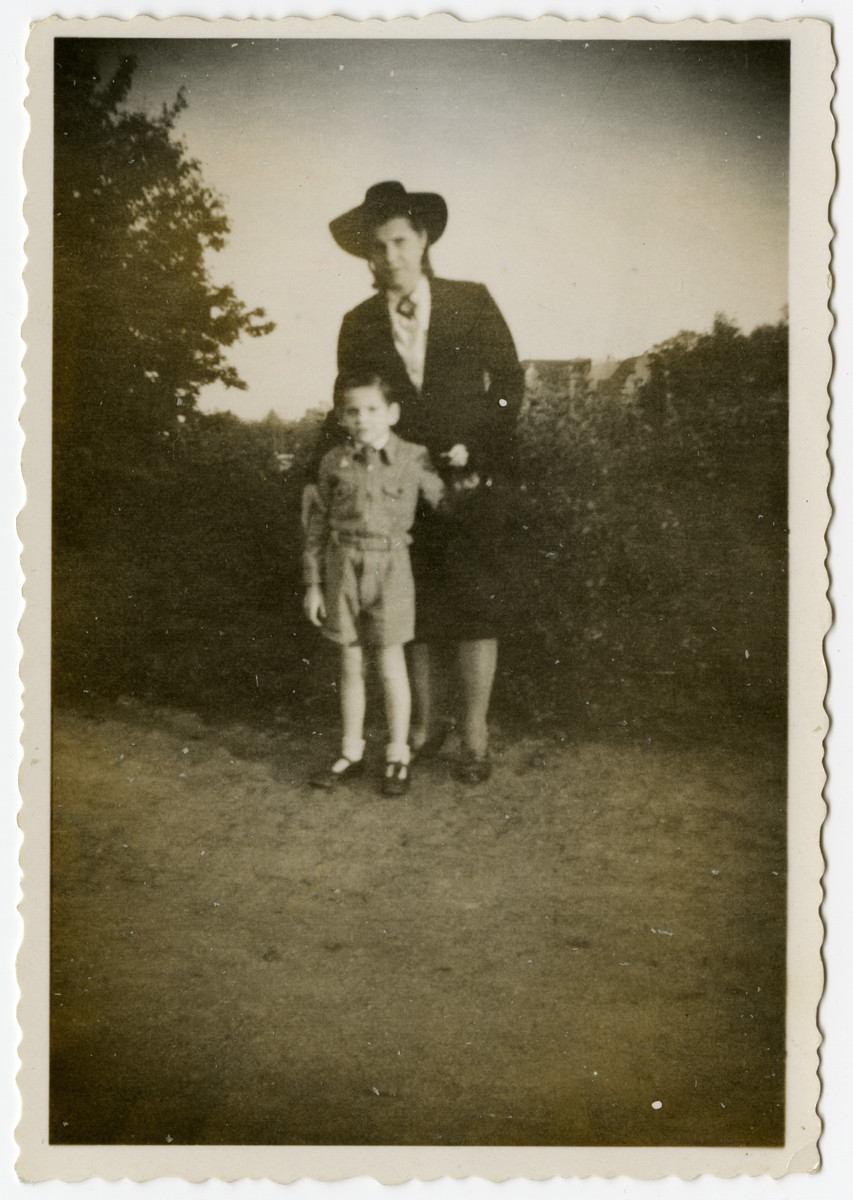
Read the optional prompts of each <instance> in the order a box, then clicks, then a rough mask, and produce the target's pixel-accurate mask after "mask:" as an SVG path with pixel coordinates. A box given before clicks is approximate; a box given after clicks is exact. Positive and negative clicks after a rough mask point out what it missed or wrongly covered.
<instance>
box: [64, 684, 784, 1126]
mask: <svg viewBox="0 0 853 1200" xmlns="http://www.w3.org/2000/svg"><path fill="white" fill-rule="evenodd" d="M728 741H729V742H730V744H727V745H722V744H717V745H714V744H711V743H709V742H705V743H703V744H696V743H693V742H691V741H690V739H688V738H685V737H684V736H683V735H681V736H676V735H675V733H673V734H672V735H671V736H668V735H666V734H664V735H663V736H660V735H658V736H654V737H648V736H645V735H644V736H642V737H640V736H638V735H633V736H632V735H624V736H622V735H621V734H620V733H619V732H618V731H608V730H592V729H590V730H589V731H587V732H586V733H584V734H582V735H579V736H568V735H557V734H554V735H553V736H548V737H544V736H543V737H540V738H537V739H535V740H531V739H529V738H527V739H522V738H520V737H519V738H516V737H514V736H511V735H510V734H509V733H508V732H507V731H506V730H505V731H504V734H503V737H502V738H501V737H498V738H497V739H496V750H497V762H496V767H495V772H494V776H493V778H492V780H491V781H490V782H489V783H487V784H483V785H479V786H476V787H470V786H466V785H464V784H459V783H456V782H454V781H453V780H452V779H451V778H450V772H449V768H448V764H447V763H446V762H443V761H435V762H432V763H429V764H426V763H425V764H423V765H422V766H421V767H420V769H419V771H418V773H417V775H416V778H415V780H414V782H413V786H412V791H411V795H410V796H409V798H408V799H407V800H392V799H387V798H383V797H382V796H381V795H380V794H379V793H378V790H377V786H376V785H377V777H375V776H373V775H368V776H367V777H366V778H365V779H364V780H361V781H356V782H355V783H353V784H352V785H351V786H349V787H348V788H347V789H346V790H341V791H339V792H337V793H335V794H330V795H329V794H324V793H319V794H318V793H317V792H315V791H312V790H311V789H310V788H309V787H308V786H307V785H306V783H305V776H306V773H307V771H308V770H309V769H310V768H311V767H312V766H314V765H316V764H317V763H318V762H323V761H324V760H325V758H326V757H327V754H328V748H327V747H328V739H323V738H321V737H320V735H319V734H317V735H315V736H313V737H312V736H311V735H310V731H309V730H299V729H294V728H290V729H289V728H287V726H286V725H285V724H284V723H283V722H282V723H280V724H279V725H278V726H277V725H275V724H274V723H269V724H267V725H264V724H263V723H260V722H258V723H255V724H252V725H248V724H246V725H236V724H223V723H218V724H216V723H213V722H211V721H205V720H203V719H201V718H200V717H197V716H195V715H193V714H190V713H185V712H179V711H175V710H168V709H162V708H156V707H153V706H145V705H142V704H137V703H135V702H127V703H125V704H124V705H116V706H113V707H112V708H111V709H110V710H105V711H103V712H101V714H100V715H97V714H95V713H94V712H93V713H90V714H84V713H81V712H78V713H72V712H68V711H66V712H59V713H57V714H56V716H55V723H54V799H53V804H54V834H53V856H54V857H53V917H52V921H53V926H52V929H53V968H52V978H51V992H52V1044H51V1048H52V1071H51V1140H52V1141H54V1142H64V1143H92V1142H94V1143H166V1142H172V1143H188V1144H204V1143H217V1144H221V1143H232V1144H249V1143H255V1144H257V1143H267V1144H294V1143H296V1144H299V1143H309V1144H311V1143H319V1144H329V1143H338V1144H341V1143H366V1144H398V1145H399V1144H425V1145H452V1144H466V1145H472V1144H476V1145H523V1144H528V1145H591V1144H604V1145H678V1144H695V1145H719V1146H726V1145H769V1144H776V1143H779V1142H781V1141H782V1135H783V1112H784V1091H783V1089H784V1029H783V1010H784V998H785V979H784V962H785V954H784V936H785V887H786V872H785V840H784V838H785V817H784V806H785V778H784V750H783V748H782V747H781V746H779V745H778V744H774V743H773V742H772V741H769V740H767V739H766V738H762V737H760V736H757V735H756V736H752V735H748V736H747V735H745V734H743V733H742V734H741V735H740V736H739V737H731V738H730V739H728ZM379 770H380V767H379V764H378V763H377V766H376V771H377V772H378V771H379Z"/></svg>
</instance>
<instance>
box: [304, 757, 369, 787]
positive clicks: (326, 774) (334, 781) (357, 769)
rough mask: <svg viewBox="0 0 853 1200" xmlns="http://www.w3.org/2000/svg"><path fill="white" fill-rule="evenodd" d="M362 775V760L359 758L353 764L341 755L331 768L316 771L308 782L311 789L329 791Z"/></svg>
mask: <svg viewBox="0 0 853 1200" xmlns="http://www.w3.org/2000/svg"><path fill="white" fill-rule="evenodd" d="M363 774H364V759H363V758H360V759H359V760H358V762H353V761H352V759H349V758H347V757H346V755H344V754H341V755H339V757H338V758H336V759H335V761H334V762H333V763H332V764H331V766H329V767H327V768H326V769H325V770H324V771H317V773H316V774H315V775H312V776H311V778H310V779H309V780H308V782H309V783H310V784H311V787H315V788H323V789H324V790H325V791H327V792H328V791H331V790H332V788H336V787H338V785H339V784H342V783H349V781H350V780H351V779H355V778H357V777H358V776H359V775H363Z"/></svg>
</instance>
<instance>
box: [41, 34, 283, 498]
mask: <svg viewBox="0 0 853 1200" xmlns="http://www.w3.org/2000/svg"><path fill="white" fill-rule="evenodd" d="M105 49H106V53H109V50H110V43H103V42H95V41H89V40H87V39H77V38H62V39H58V40H57V42H56V63H55V157H54V202H55V220H54V446H55V455H54V464H55V488H56V491H57V498H58V500H59V501H60V502H61V503H62V504H63V505H68V504H71V505H72V506H74V500H75V497H76V498H77V499H78V500H81V499H82V496H81V495H80V492H81V486H83V485H84V484H85V481H87V480H88V482H89V483H90V485H92V486H91V487H89V488H86V487H85V486H83V491H85V492H87V493H88V495H87V497H86V502H87V503H88V502H89V500H90V499H91V496H92V494H94V495H97V494H98V493H99V492H101V491H103V489H102V488H101V487H100V485H99V483H98V480H99V478H100V477H101V476H102V475H103V472H104V471H108V472H110V471H111V472H116V471H121V472H124V473H125V474H126V473H127V472H128V471H129V470H130V469H131V464H136V465H139V464H142V463H144V462H146V461H147V460H150V459H151V458H152V457H156V455H157V453H158V449H157V448H158V446H159V447H162V445H163V442H164V441H168V440H169V438H170V437H172V436H174V434H175V433H176V432H177V430H178V428H179V426H180V425H181V424H182V421H183V420H184V419H186V416H187V414H188V413H190V412H191V411H192V410H193V408H194V406H195V404H196V401H197V399H198V397H199V394H200V392H201V390H202V388H204V387H205V386H206V385H207V384H210V383H213V382H216V381H220V382H222V383H224V384H225V385H226V386H227V387H235V388H243V387H245V384H244V383H243V381H242V380H241V379H240V377H239V376H238V374H237V372H236V370H235V369H234V367H233V366H231V365H230V364H229V363H228V361H227V359H226V357H225V353H224V351H225V349H226V348H227V347H228V346H231V345H232V344H233V343H234V342H235V341H237V340H238V339H239V338H240V337H241V335H243V334H246V335H248V336H250V337H259V336H261V335H263V334H266V333H269V332H270V331H271V330H272V329H273V325H272V323H271V322H268V321H265V320H264V316H265V314H264V312H263V310H262V309H259V308H255V309H251V310H249V309H247V308H246V306H245V305H244V304H243V303H242V302H241V301H240V300H239V299H238V298H237V297H236V295H235V294H234V291H233V289H232V288H231V287H230V286H221V285H216V284H214V283H213V282H212V280H211V277H210V275H209V272H208V267H207V261H206V260H207V255H208V253H209V252H210V251H217V250H219V249H221V248H222V246H223V245H224V244H225V239H226V236H227V234H228V232H229V225H228V219H227V217H226V215H225V212H224V210H223V207H222V204H221V201H220V199H219V197H218V196H217V195H216V194H215V193H214V192H212V191H211V190H210V188H208V187H207V186H206V185H205V183H204V180H203V178H202V173H201V168H200V165H199V163H198V162H197V161H195V160H194V159H192V158H190V157H188V155H187V150H186V147H185V145H184V143H183V142H182V141H181V140H180V139H179V138H178V137H176V135H175V133H174V127H175V121H176V119H177V117H178V115H179V113H180V112H181V111H182V110H183V109H184V108H185V107H186V98H185V96H184V94H183V92H179V93H178V95H177V97H176V98H175V100H174V102H173V103H172V105H171V106H166V105H164V106H163V109H162V112H161V113H160V115H159V116H157V117H151V116H149V115H147V114H145V113H142V112H133V111H130V110H129V109H128V108H127V107H126V100H127V97H128V93H129V91H130V87H131V82H132V78H133V72H134V69H135V63H134V60H133V58H132V57H119V60H118V64H117V67H116V69H115V70H114V72H113V73H112V75H111V77H110V78H108V79H106V80H103V79H102V71H101V66H100V63H101V61H102V60H103V58H104V54H105Z"/></svg>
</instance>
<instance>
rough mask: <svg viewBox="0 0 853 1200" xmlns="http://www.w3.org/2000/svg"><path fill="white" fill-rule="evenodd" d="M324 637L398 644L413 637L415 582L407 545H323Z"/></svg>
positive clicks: (343, 642)
mask: <svg viewBox="0 0 853 1200" xmlns="http://www.w3.org/2000/svg"><path fill="white" fill-rule="evenodd" d="M324 593H325V600H326V620H325V621H324V622H323V630H322V632H323V636H324V637H327V638H329V640H330V641H333V642H337V643H338V644H339V645H341V646H351V645H354V644H356V643H357V644H359V645H362V646H396V645H405V643H406V642H411V641H412V639H413V638H414V636H415V583H414V579H413V578H412V564H411V559H410V557H409V547H408V546H398V547H395V548H393V549H387V550H385V549H383V550H372V549H370V550H363V549H360V548H357V547H356V546H342V545H335V544H334V543H333V544H332V545H330V546H329V547H328V548H327V550H326V582H325V585H324Z"/></svg>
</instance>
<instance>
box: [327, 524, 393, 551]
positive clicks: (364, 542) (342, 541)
mask: <svg viewBox="0 0 853 1200" xmlns="http://www.w3.org/2000/svg"><path fill="white" fill-rule="evenodd" d="M329 541H330V542H331V543H332V545H333V546H349V547H350V548H351V549H353V550H402V549H403V548H404V547H405V546H409V545H411V541H412V539H411V537H410V536H409V535H408V534H407V533H400V534H397V535H396V536H395V537H386V536H384V535H383V534H381V533H345V532H344V530H342V529H333V530H332V532H331V535H330V537H329Z"/></svg>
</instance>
